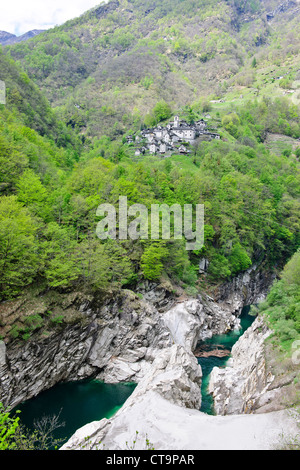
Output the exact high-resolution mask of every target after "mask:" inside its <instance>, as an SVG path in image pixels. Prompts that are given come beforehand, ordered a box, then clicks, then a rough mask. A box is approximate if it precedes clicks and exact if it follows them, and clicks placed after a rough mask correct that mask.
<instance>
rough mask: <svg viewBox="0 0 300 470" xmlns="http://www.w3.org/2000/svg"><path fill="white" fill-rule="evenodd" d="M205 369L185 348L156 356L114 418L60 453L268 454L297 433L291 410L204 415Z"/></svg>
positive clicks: (86, 429)
mask: <svg viewBox="0 0 300 470" xmlns="http://www.w3.org/2000/svg"><path fill="white" fill-rule="evenodd" d="M200 383H201V368H200V366H199V365H198V363H197V360H196V359H195V357H194V356H193V355H192V354H191V353H189V352H188V351H186V350H185V349H184V348H183V347H182V346H180V345H176V344H175V345H173V346H171V347H169V348H166V349H165V350H163V351H161V353H160V354H159V355H158V356H157V358H156V359H155V361H154V362H153V364H152V367H151V369H150V370H149V372H148V373H147V374H146V375H145V376H144V378H143V379H142V380H141V382H140V383H139V384H138V386H137V387H136V389H135V391H134V392H133V394H132V395H131V396H130V397H129V398H128V399H127V401H126V402H125V404H124V405H123V407H122V408H121V409H120V410H119V411H118V412H117V413H116V414H115V415H114V416H113V417H112V418H110V419H102V420H101V421H94V422H92V423H89V424H87V425H86V426H83V427H82V428H80V429H78V430H77V431H76V433H75V434H74V435H73V436H72V437H71V438H70V439H69V440H68V442H67V443H66V444H64V445H63V446H62V448H61V450H126V449H127V450H130V449H133V450H146V449H154V450H156V451H157V450H160V449H162V450H166V449H167V450H179V451H180V450H181V451H182V450H197V449H199V450H208V449H209V450H230V449H231V450H247V449H248V450H255V449H258V450H263V449H265V450H267V449H275V448H278V447H280V445H281V443H282V435H284V436H285V438H287V439H289V437H290V436H295V435H296V434H297V430H298V428H297V420H296V419H295V417H293V416H292V415H290V414H289V413H288V412H287V411H285V410H282V411H278V412H274V413H267V414H261V415H239V416H209V415H206V414H204V413H202V412H200V411H199V407H200V402H201V395H200Z"/></svg>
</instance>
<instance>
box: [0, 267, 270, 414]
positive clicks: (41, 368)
mask: <svg viewBox="0 0 300 470" xmlns="http://www.w3.org/2000/svg"><path fill="white" fill-rule="evenodd" d="M267 287H268V282H265V280H264V278H263V276H261V275H260V273H259V271H257V270H256V269H254V268H251V269H250V270H248V271H247V272H245V273H243V274H242V275H241V276H239V277H238V278H237V279H235V280H233V281H232V282H231V283H227V284H226V285H224V286H223V287H222V288H221V289H220V290H219V292H218V293H216V295H215V296H214V298H212V297H209V296H208V295H206V294H202V295H201V296H200V295H199V296H198V297H197V298H192V299H188V298H178V297H176V296H175V295H174V294H173V293H172V286H168V285H166V284H164V285H158V284H154V283H150V282H146V281H145V282H144V283H143V285H141V286H140V290H139V292H138V293H134V292H132V291H129V290H122V291H120V292H119V293H118V294H117V295H115V296H107V297H106V298H101V296H100V295H99V296H98V297H97V295H95V296H90V297H86V296H84V295H83V294H81V293H71V294H70V295H69V296H67V297H66V298H64V297H63V298H62V300H61V301H60V302H61V305H57V304H56V305H55V306H54V309H58V310H57V315H62V316H63V318H68V317H70V321H69V322H67V323H65V324H64V325H61V326H58V327H57V328H54V329H52V330H51V331H50V330H49V331H48V334H47V336H45V335H43V331H41V332H37V333H36V334H34V335H33V336H32V337H31V338H30V339H29V341H27V342H23V343H21V342H20V341H8V342H6V343H5V345H4V346H3V347H0V401H2V402H3V403H4V404H5V405H6V406H11V407H12V406H17V405H18V404H19V403H20V402H22V401H25V400H27V399H30V398H32V397H34V396H36V395H37V394H39V393H40V392H41V391H43V390H46V389H48V388H50V387H52V386H54V385H55V384H57V383H58V382H63V381H71V380H72V381H74V380H81V379H86V378H89V377H94V378H97V379H99V380H103V381H105V382H106V383H118V382H129V381H130V382H136V383H139V382H140V381H141V380H142V379H143V377H144V376H145V374H147V373H148V372H149V370H150V368H151V366H152V363H153V361H154V360H155V358H156V357H157V356H158V355H159V354H160V352H161V351H162V350H164V349H165V348H169V347H170V346H172V345H173V344H178V345H181V346H183V347H184V348H185V349H186V350H187V351H192V352H193V351H194V349H195V347H196V344H197V341H200V340H205V339H206V338H210V337H212V336H213V335H215V334H223V333H226V332H227V331H230V330H232V329H234V328H237V327H238V326H239V315H240V312H241V310H242V307H243V305H244V304H245V302H247V301H254V300H257V297H258V296H260V295H261V293H265V292H266V288H267ZM77 294H78V295H77ZM37 302H39V303H40V304H41V306H40V308H41V311H38V312H37V313H39V314H40V315H44V313H43V312H44V310H47V309H49V310H52V306H51V305H47V307H46V306H45V305H44V302H43V296H40V297H39V298H38V299H33V300H32V303H37ZM57 302H58V301H57ZM42 304H43V305H44V306H43V305H42ZM22 310H24V305H23V304H22V302H21V301H20V302H7V303H5V305H0V327H1V325H2V324H5V325H7V322H8V320H7V318H8V319H9V320H10V321H11V324H13V323H14V322H15V321H17V318H18V311H22ZM1 312H2V313H1ZM68 312H69V313H68ZM1 315H2V317H1ZM0 329H1V328H0ZM4 333H5V331H4Z"/></svg>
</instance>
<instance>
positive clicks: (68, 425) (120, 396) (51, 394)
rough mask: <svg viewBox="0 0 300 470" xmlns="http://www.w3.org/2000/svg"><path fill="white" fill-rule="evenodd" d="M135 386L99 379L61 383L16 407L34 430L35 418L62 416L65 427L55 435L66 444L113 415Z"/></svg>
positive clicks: (25, 421) (23, 420)
mask: <svg viewBox="0 0 300 470" xmlns="http://www.w3.org/2000/svg"><path fill="white" fill-rule="evenodd" d="M135 387H136V384H104V383H102V382H99V381H97V380H91V381H84V382H69V383H61V384H58V385H55V386H54V387H53V388H51V389H49V390H46V391H44V392H42V393H40V394H39V395H38V396H37V397H35V398H32V399H31V400H28V401H26V402H24V403H22V404H21V405H19V406H17V409H18V410H21V414H20V415H18V416H19V417H20V420H21V422H22V423H23V424H24V425H25V426H26V427H27V428H29V429H32V430H33V429H34V421H35V420H38V419H41V418H42V417H43V416H53V415H59V421H60V422H61V423H62V422H64V423H65V426H64V427H62V428H59V429H57V430H56V431H55V432H54V434H53V437H54V438H56V439H63V443H64V442H66V441H67V440H68V439H69V438H70V437H71V436H72V435H73V434H74V432H75V431H76V430H77V429H79V428H80V427H82V426H84V425H85V424H87V423H90V422H92V421H99V420H101V419H102V418H110V417H111V416H112V415H113V414H114V413H116V412H117V411H118V409H119V408H120V407H121V406H122V405H123V404H124V403H125V401H126V400H127V398H128V397H129V396H130V395H131V393H132V392H133V390H134V388H135ZM61 445H62V444H61Z"/></svg>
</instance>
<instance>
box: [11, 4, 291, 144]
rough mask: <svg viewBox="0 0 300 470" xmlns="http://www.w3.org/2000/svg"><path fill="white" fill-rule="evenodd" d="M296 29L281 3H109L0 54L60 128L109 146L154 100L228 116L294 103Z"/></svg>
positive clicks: (288, 8) (136, 125) (134, 124)
mask: <svg viewBox="0 0 300 470" xmlns="http://www.w3.org/2000/svg"><path fill="white" fill-rule="evenodd" d="M270 12H274V16H273V17H272V16H270ZM267 13H269V16H268V15H267ZM299 24H300V22H299V4H298V2H297V1H291V0H288V1H285V2H281V1H279V0H277V1H276V0H268V1H262V0H251V1H247V2H246V1H242V0H241V1H238V0H209V1H207V0H201V1H195V0H184V1H182V0H163V1H161V2H153V1H151V2H150V1H144V0H132V1H128V0H120V1H118V0H111V1H110V2H108V4H102V5H99V6H98V7H96V8H94V9H92V10H90V11H88V12H87V13H86V14H84V15H82V16H81V17H79V18H77V19H75V20H71V21H68V22H67V23H65V24H64V25H62V26H59V27H56V28H53V29H51V30H49V31H47V32H45V33H42V34H41V35H39V36H37V37H36V38H34V39H33V40H29V41H27V42H26V43H20V44H17V45H13V46H10V47H5V52H6V53H7V54H9V55H11V56H12V57H13V58H14V59H16V60H18V61H20V63H21V64H22V66H23V67H24V68H25V70H26V71H27V73H28V75H29V76H30V77H31V78H32V79H33V80H34V81H35V82H36V83H37V84H38V86H39V87H40V88H41V89H42V90H43V91H44V93H45V94H46V96H47V97H48V99H49V100H50V102H51V103H52V105H53V106H55V107H58V109H59V112H60V116H61V117H62V118H63V120H65V121H66V122H67V123H68V124H69V125H70V126H72V127H73V128H76V129H78V130H79V131H80V132H82V133H83V134H84V135H86V136H98V137H99V136H100V135H103V134H105V135H108V136H109V137H113V138H116V137H118V136H120V135H122V134H123V133H126V132H128V130H129V129H130V128H131V127H133V128H134V129H135V130H137V129H138V128H139V127H140V126H143V124H144V122H145V118H146V117H147V115H148V114H149V113H151V111H152V110H153V108H154V106H155V105H156V103H157V102H158V101H160V100H161V99H164V101H166V102H167V103H168V104H169V105H170V107H171V109H172V110H174V112H175V111H177V110H178V109H179V108H180V107H184V106H186V105H187V104H189V105H195V104H197V103H198V104H203V102H206V101H209V100H212V99H220V98H224V97H225V96H226V106H225V107H226V108H228V106H230V103H233V104H234V106H235V104H236V102H238V101H243V100H244V101H245V99H246V98H249V99H253V98H254V97H255V96H257V95H258V94H260V95H266V96H268V97H270V96H283V95H284V94H286V93H289V91H290V89H292V90H293V91H294V93H292V94H291V96H292V98H293V99H294V102H295V103H296V104H299V93H300V91H299V83H300V82H299V79H300V76H299V73H300V72H299V69H300V61H299V34H300V32H299ZM241 95H242V96H243V98H241Z"/></svg>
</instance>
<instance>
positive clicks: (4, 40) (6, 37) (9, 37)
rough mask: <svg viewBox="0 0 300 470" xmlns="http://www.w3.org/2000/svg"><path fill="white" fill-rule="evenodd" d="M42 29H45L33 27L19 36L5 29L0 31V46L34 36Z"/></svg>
mask: <svg viewBox="0 0 300 470" xmlns="http://www.w3.org/2000/svg"><path fill="white" fill-rule="evenodd" d="M44 31H45V29H33V30H31V31H27V33H24V34H22V35H21V36H16V35H15V34H11V33H7V32H6V31H0V44H1V45H2V46H7V45H10V44H16V43H18V42H23V41H27V40H28V39H31V38H34V37H35V36H37V35H38V34H41V33H43V32H44Z"/></svg>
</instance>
